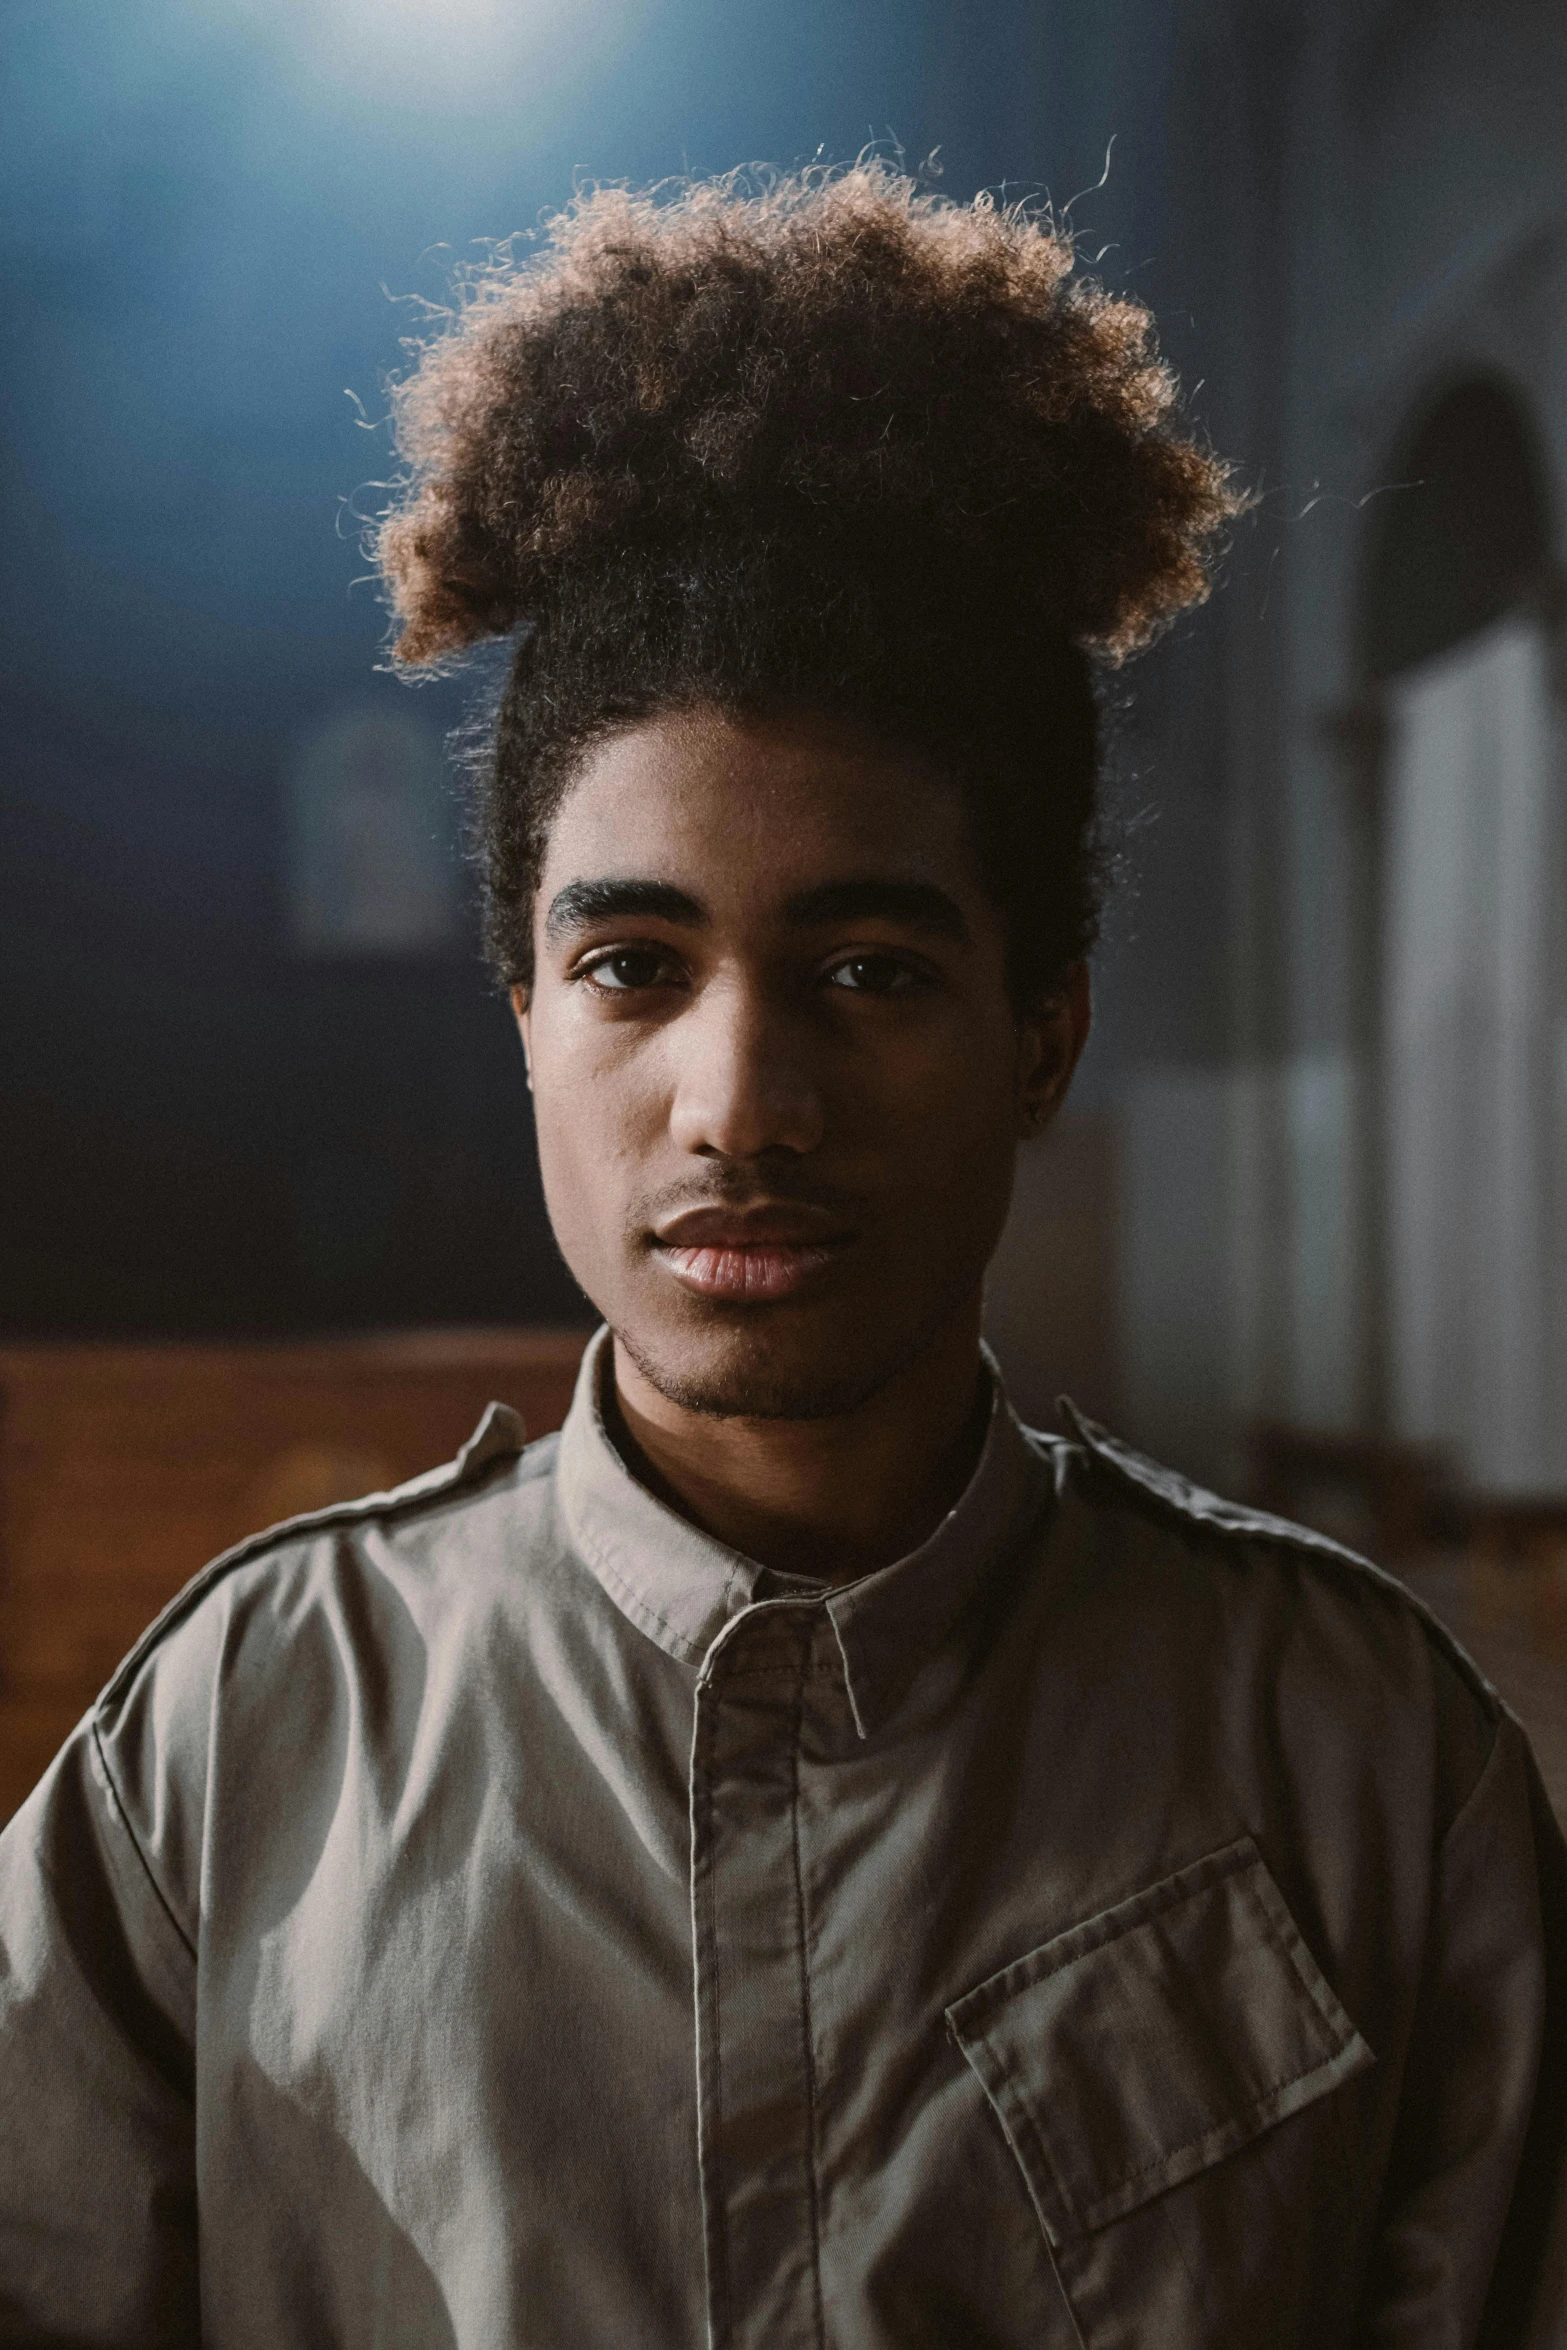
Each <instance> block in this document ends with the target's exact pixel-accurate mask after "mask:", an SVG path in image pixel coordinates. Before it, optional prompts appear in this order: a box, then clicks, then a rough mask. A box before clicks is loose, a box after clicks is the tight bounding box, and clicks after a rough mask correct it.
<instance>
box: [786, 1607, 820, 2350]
mask: <svg viewBox="0 0 1567 2350" xmlns="http://www.w3.org/2000/svg"><path fill="white" fill-rule="evenodd" d="M808 1678H809V1675H808V1671H807V1668H806V1663H805V1657H804V1654H803V1653H802V1655H801V1659H800V1682H799V1698H798V1702H797V1703H796V1706H795V1714H794V1756H793V1764H794V1784H793V1789H792V1799H791V1803H790V1812H791V1818H790V1828H791V1831H792V1840H793V1845H794V1910H795V1932H796V1934H797V1935H798V1937H799V1947H800V2043H801V2049H802V2052H803V2054H804V2059H805V2182H806V2205H807V2209H808V2210H809V2212H810V2215H811V2300H812V2306H813V2309H814V2312H815V2317H816V2342H817V2350H826V2341H827V2332H826V2318H825V2315H824V2312H823V2309H822V2221H821V2207H820V2198H819V2195H818V2192H817V2181H816V2052H815V2045H814V2034H813V2031H812V2024H811V1968H810V1951H809V1947H808V1944H807V1941H806V1915H805V1869H804V1864H803V1861H802V1858H801V1852H800V1745H801V1741H802V1739H803V1737H804V1734H805V1684H806V1681H807V1679H808Z"/></svg>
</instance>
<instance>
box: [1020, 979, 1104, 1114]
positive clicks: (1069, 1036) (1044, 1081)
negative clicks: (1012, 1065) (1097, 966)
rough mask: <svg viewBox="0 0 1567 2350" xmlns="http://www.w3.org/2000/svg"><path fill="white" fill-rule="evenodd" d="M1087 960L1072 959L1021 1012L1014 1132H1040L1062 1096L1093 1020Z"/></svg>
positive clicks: (1079, 1058)
mask: <svg viewBox="0 0 1567 2350" xmlns="http://www.w3.org/2000/svg"><path fill="white" fill-rule="evenodd" d="M1093 1016H1094V1010H1093V991H1092V989H1091V987H1090V985H1089V978H1088V965H1087V964H1086V963H1074V964H1072V966H1071V968H1070V969H1069V970H1068V971H1067V972H1066V974H1065V976H1064V977H1063V979H1062V981H1061V984H1060V986H1059V987H1058V988H1057V989H1055V991H1054V992H1053V993H1052V994H1050V995H1048V996H1045V997H1042V998H1041V1000H1040V1001H1039V1003H1037V1004H1035V1005H1032V1006H1030V1008H1029V1010H1028V1011H1027V1012H1025V1013H1024V1015H1023V1019H1022V1021H1021V1023H1020V1027H1019V1036H1018V1081H1019V1083H1018V1135H1019V1138H1020V1139H1021V1140H1023V1141H1027V1140H1028V1139H1029V1138H1030V1137H1031V1136H1032V1135H1035V1134H1043V1132H1044V1131H1045V1128H1046V1127H1047V1126H1048V1125H1049V1124H1050V1121H1051V1119H1052V1118H1053V1117H1054V1116H1055V1114H1056V1112H1057V1110H1059V1109H1060V1107H1061V1104H1062V1103H1063V1102H1064V1101H1065V1099H1066V1095H1067V1088H1068V1086H1069V1085H1070V1084H1071V1082H1072V1073H1073V1071H1074V1070H1075V1069H1076V1067H1077V1064H1078V1062H1079V1061H1080V1060H1081V1058H1082V1053H1083V1047H1084V1045H1085V1044H1086V1043H1087V1042H1088V1031H1089V1029H1090V1027H1091V1026H1092V1024H1093Z"/></svg>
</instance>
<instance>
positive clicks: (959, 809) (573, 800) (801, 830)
mask: <svg viewBox="0 0 1567 2350" xmlns="http://www.w3.org/2000/svg"><path fill="white" fill-rule="evenodd" d="M616 873H626V874H630V873H635V874H638V875H644V876H646V877H648V878H650V879H656V880H668V881H678V882H682V883H684V884H686V885H687V886H690V885H691V884H692V882H693V881H696V882H699V883H701V884H702V885H703V886H702V888H701V894H702V896H703V897H704V899H705V900H706V901H708V902H710V903H716V902H720V901H722V900H723V899H725V898H729V899H733V898H735V897H736V896H741V895H743V896H744V897H746V898H747V899H749V900H752V901H754V900H755V899H756V898H757V896H758V894H760V895H762V896H765V897H769V898H777V899H782V898H786V897H789V896H791V895H793V894H795V893H797V892H798V891H799V890H800V889H802V888H805V887H808V886H810V885H812V884H815V883H819V882H821V881H823V880H828V879H833V878H839V877H842V876H845V875H849V874H855V875H860V874H874V875H877V876H881V877H886V878H889V879H896V880H910V881H939V882H940V883H941V885H942V886H943V887H944V888H946V889H948V890H949V891H951V892H952V893H953V894H954V895H956V896H959V897H963V896H966V895H972V896H973V897H974V898H975V899H978V898H979V897H980V895H981V894H982V893H981V885H980V878H979V873H978V869H977V866H976V864H975V862H974V859H973V855H972V851H971V849H970V846H969V840H968V827H967V824H966V820H965V813H964V807H963V802H962V798H961V796H960V794H959V792H958V791H957V789H956V787H955V786H954V785H951V784H949V783H947V782H946V781H945V780H944V779H942V778H941V777H939V776H938V775H937V774H935V773H934V772H933V770H932V769H931V768H930V767H929V766H928V765H926V764H925V763H924V762H922V761H921V760H920V759H919V757H918V755H917V754H915V753H908V752H903V751H900V750H897V749H894V748H890V747H888V746H885V745H882V744H879V743H878V742H877V741H876V740H875V739H874V738H873V737H870V736H868V735H865V734H862V733H860V732H859V731H858V730H857V729H851V728H849V727H847V726H845V725H842V724H838V723H835V722H834V721H832V720H829V719H824V718H818V717H814V716H809V715H801V716H790V717H786V718H778V719H767V720H756V721H750V720H739V719H734V718H730V717H727V716H725V715H723V714H721V713H719V712H716V711H699V712H681V713H677V714H669V715H665V716H661V717H657V718H653V719H649V720H648V721H646V722H645V723H644V724H642V725H639V726H635V727H631V728H628V729H627V730H626V731H625V732H623V733H620V734H616V735H613V736H611V737H609V738H608V739H607V740H605V741H602V742H599V743H596V744H594V745H593V746H592V748H591V749H590V750H589V751H588V752H587V753H586V755H585V756H584V759H583V761H582V765H581V768H580V770H579V772H578V774H577V776H576V778H575V780H574V781H573V783H572V784H571V786H570V788H569V789H568V791H567V793H566V796H565V798H564V800H563V801H562V803H561V806H560V808H559V809H558V811H557V813H556V815H555V819H554V821H553V823H552V825H551V827H550V833H549V839H548V843H547V845H546V850H545V856H544V861H543V871H542V875H541V881H542V885H543V890H544V893H545V894H546V896H547V895H548V894H549V893H550V892H552V891H553V890H554V889H555V888H558V887H559V886H560V885H561V884H562V883H564V882H566V881H569V880H572V879H575V878H579V877H581V876H583V875H586V874H595V875H597V874H616Z"/></svg>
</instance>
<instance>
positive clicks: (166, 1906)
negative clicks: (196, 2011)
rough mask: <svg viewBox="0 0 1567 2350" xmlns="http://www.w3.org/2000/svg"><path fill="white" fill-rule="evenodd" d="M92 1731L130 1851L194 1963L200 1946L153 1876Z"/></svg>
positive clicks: (93, 1729) (92, 1726)
mask: <svg viewBox="0 0 1567 2350" xmlns="http://www.w3.org/2000/svg"><path fill="white" fill-rule="evenodd" d="M88 1728H89V1730H90V1731H91V1734H92V1742H93V1746H94V1748H95V1749H96V1751H97V1755H98V1762H99V1766H100V1768H101V1769H102V1771H103V1781H104V1785H105V1786H106V1787H107V1788H108V1790H109V1798H110V1801H111V1802H112V1803H113V1805H114V1809H115V1813H116V1815H117V1817H118V1819H119V1823H120V1826H121V1827H122V1828H123V1829H124V1831H125V1835H126V1839H127V1841H128V1842H129V1844H130V1848H131V1850H132V1852H134V1853H135V1855H136V1858H137V1859H138V1860H139V1861H140V1862H141V1865H142V1868H143V1870H144V1871H145V1873H146V1878H147V1882H148V1884H149V1885H150V1886H151V1887H152V1890H153V1895H154V1898H155V1899H156V1901H157V1904H158V1907H159V1908H160V1909H161V1910H162V1912H163V1914H164V1916H165V1917H166V1918H167V1919H168V1921H169V1924H170V1925H171V1926H172V1927H173V1928H174V1931H175V1933H176V1934H178V1936H179V1938H180V1944H181V1947H182V1948H183V1949H185V1950H187V1951H188V1952H189V1953H190V1956H191V1959H192V1961H194V1959H195V1957H196V1945H195V1943H194V1942H192V1940H191V1938H190V1936H189V1935H188V1934H187V1933H186V1931H185V1929H184V1927H183V1926H182V1925H181V1924H180V1921H179V1919H178V1918H177V1917H176V1916H175V1914H174V1905H173V1903H172V1902H171V1901H170V1900H169V1897H168V1895H167V1894H166V1893H165V1892H164V1890H163V1887H162V1886H161V1885H160V1884H159V1883H158V1880H157V1878H156V1877H155V1876H154V1875H153V1873H152V1863H151V1861H150V1860H149V1859H148V1858H147V1855H146V1853H145V1852H143V1850H142V1846H141V1838H140V1837H139V1836H138V1835H137V1833H136V1831H135V1829H134V1828H133V1827H132V1826H131V1815H130V1813H129V1811H128V1810H127V1809H126V1804H125V1798H124V1796H123V1795H122V1794H121V1793H120V1790H119V1788H118V1786H117V1785H116V1784H115V1778H114V1773H113V1772H112V1771H111V1770H110V1768H109V1758H108V1756H107V1755H106V1754H105V1753H104V1750H103V1740H102V1739H101V1738H100V1737H99V1735H98V1725H97V1723H96V1722H91V1723H89V1724H88Z"/></svg>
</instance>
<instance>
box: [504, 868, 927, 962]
mask: <svg viewBox="0 0 1567 2350" xmlns="http://www.w3.org/2000/svg"><path fill="white" fill-rule="evenodd" d="M783 914H784V919H785V921H786V922H789V923H792V924H793V925H794V926H795V927H796V928H798V929H816V928H819V927H821V926H822V925H824V924H827V923H841V922H896V923H898V924H899V925H900V926H901V927H902V928H903V929H905V930H916V931H923V932H925V933H926V935H927V936H930V937H935V938H950V939H956V940H957V941H958V943H959V944H960V945H962V946H968V945H969V944H971V937H970V932H969V926H968V923H967V922H966V921H965V919H964V916H963V909H962V907H961V906H960V905H959V904H958V902H957V899H956V898H954V897H951V896H949V895H948V893H947V891H946V890H944V889H938V888H937V886H936V884H935V883H934V882H931V881H889V880H883V879H880V878H878V877H876V876H874V875H867V876H865V877H863V878H861V879H858V880H854V881H824V882H821V883H819V884H818V886H817V887H816V888H815V889H803V890H799V891H797V892H796V893H795V895H794V896H793V897H792V898H788V899H786V900H785V903H784V907H783ZM639 917H641V918H644V919H646V918H649V917H651V918H653V919H655V920H658V921H663V922H680V923H684V924H685V925H686V926H687V927H688V928H703V927H705V926H706V924H707V923H708V922H709V920H710V919H711V917H710V916H709V914H708V910H707V908H706V907H705V906H704V905H703V904H702V902H701V900H700V899H699V898H694V897H692V895H691V893H690V891H689V890H684V889H677V888H676V887H675V885H674V883H673V882H670V881H641V880H637V879H635V878H634V877H629V876H628V877H627V878H625V879H624V880H602V881H568V882H567V884H566V886H565V888H564V889H561V890H557V892H556V894H555V896H554V897H553V898H552V899H551V900H550V908H549V912H548V913H547V914H546V915H545V917H544V935H545V937H546V938H548V939H550V940H552V941H553V940H556V939H559V938H562V937H564V936H565V935H566V934H567V933H568V932H570V931H573V930H580V929H584V928H586V927H587V925H588V924H590V923H594V922H621V921H635V920H637V919H638V918H639Z"/></svg>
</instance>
